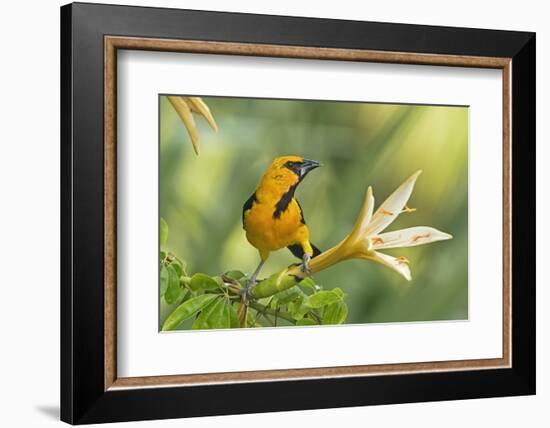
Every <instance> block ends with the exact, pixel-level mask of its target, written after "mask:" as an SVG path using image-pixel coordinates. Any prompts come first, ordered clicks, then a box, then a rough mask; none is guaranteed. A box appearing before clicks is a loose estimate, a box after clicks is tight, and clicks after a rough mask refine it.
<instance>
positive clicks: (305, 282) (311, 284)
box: [298, 276, 319, 291]
mask: <svg viewBox="0 0 550 428" xmlns="http://www.w3.org/2000/svg"><path fill="white" fill-rule="evenodd" d="M298 285H299V286H300V287H303V288H309V289H310V290H313V291H316V290H317V289H318V287H319V286H318V285H317V284H315V281H313V279H311V277H309V276H308V277H307V278H304V279H302V280H301V281H300V282H299V283H298Z"/></svg>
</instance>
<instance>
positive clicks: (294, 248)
mask: <svg viewBox="0 0 550 428" xmlns="http://www.w3.org/2000/svg"><path fill="white" fill-rule="evenodd" d="M310 245H311V248H313V255H312V256H311V258H313V257H316V256H318V255H319V254H321V253H322V251H321V250H320V249H319V248H317V247H316V246H315V245H313V244H311V243H310ZM287 248H288V249H289V250H290V252H291V253H292V254H294V255H295V256H296V257H298V258H299V259H300V260H301V259H302V258H303V257H304V249H303V248H302V246H301V245H299V244H294V245H289V246H288V247H287Z"/></svg>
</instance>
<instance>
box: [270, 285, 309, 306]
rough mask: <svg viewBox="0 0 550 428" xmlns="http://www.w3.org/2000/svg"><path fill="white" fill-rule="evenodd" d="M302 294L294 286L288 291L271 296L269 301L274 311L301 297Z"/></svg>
mask: <svg viewBox="0 0 550 428" xmlns="http://www.w3.org/2000/svg"><path fill="white" fill-rule="evenodd" d="M303 295H304V293H303V292H302V290H300V289H299V288H298V287H296V286H294V287H291V288H289V289H288V290H284V291H281V292H279V293H277V294H275V295H274V296H273V300H272V301H271V307H272V308H274V309H276V308H280V307H281V306H284V305H287V304H289V303H290V302H292V301H293V300H294V299H296V298H298V297H299V296H303Z"/></svg>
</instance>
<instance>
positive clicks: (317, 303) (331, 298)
mask: <svg viewBox="0 0 550 428" xmlns="http://www.w3.org/2000/svg"><path fill="white" fill-rule="evenodd" d="M341 300H342V299H341V298H340V296H338V294H336V293H335V292H334V291H319V292H317V293H315V294H312V295H311V296H309V299H308V304H309V306H311V307H312V308H322V307H323V306H326V305H330V304H331V303H334V302H339V301H341Z"/></svg>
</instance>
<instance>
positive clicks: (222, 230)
mask: <svg viewBox="0 0 550 428" xmlns="http://www.w3.org/2000/svg"><path fill="white" fill-rule="evenodd" d="M203 100H204V101H205V102H206V103H207V104H208V106H209V107H210V110H211V111H212V114H213V115H214V117H215V119H216V122H217V124H218V127H219V133H217V134H216V133H214V132H213V131H212V129H211V128H210V127H209V126H208V125H207V123H206V122H205V121H204V120H203V119H202V118H200V117H198V116H195V120H196V121H197V125H198V127H199V132H200V137H201V155H200V157H197V156H196V155H195V154H194V152H193V148H192V146H191V143H190V140H189V136H188V135H187V131H186V130H185V128H184V126H183V124H182V123H181V121H180V120H179V118H178V116H177V114H176V113H175V111H174V110H173V108H172V107H171V105H170V103H169V102H168V101H167V99H166V97H164V96H161V97H160V215H161V217H163V218H164V219H165V220H166V221H167V223H168V224H169V227H170V233H169V236H168V242H167V244H166V246H165V247H166V248H167V249H169V250H170V251H171V252H173V253H175V254H177V255H178V256H179V257H181V258H183V259H184V260H185V262H186V264H187V270H188V271H190V272H204V273H207V274H209V275H219V274H221V273H223V272H225V271H228V270H232V269H238V270H241V271H243V272H248V273H250V272H251V271H253V269H254V268H255V266H256V264H257V263H258V254H257V251H256V250H255V249H254V248H253V247H252V246H251V245H250V244H249V243H248V242H247V241H246V238H245V234H244V231H243V229H242V224H241V209H242V205H243V203H244V201H246V199H247V198H248V197H249V196H250V195H251V194H252V192H253V191H254V190H255V187H256V185H257V183H258V181H259V179H260V177H261V175H262V174H263V173H264V171H265V169H266V168H267V166H268V165H269V164H270V162H271V161H272V159H273V158H275V157H277V156H281V155H285V154H296V155H300V156H303V157H306V158H310V159H314V160H317V161H320V162H321V163H323V164H324V166H323V167H322V168H319V169H317V170H315V171H313V172H312V173H311V174H310V175H309V176H308V177H307V178H306V179H305V180H304V182H303V183H302V184H301V185H300V187H299V188H298V190H297V194H296V196H297V198H298V200H299V201H300V204H301V205H302V207H303V209H304V213H305V219H306V221H307V224H308V226H309V228H310V234H311V240H312V242H313V243H314V244H315V245H317V246H318V247H319V248H320V249H321V250H323V249H327V248H329V247H331V246H332V245H334V244H336V243H337V242H339V241H340V240H341V239H342V238H343V237H344V236H345V235H346V234H347V233H348V232H349V231H350V230H351V227H352V226H353V223H354V221H355V219H356V217H357V214H358V212H359V209H360V207H361V204H362V201H363V197H364V194H365V191H366V189H367V186H368V185H372V186H373V190H374V196H375V200H376V206H378V205H379V204H380V203H381V202H382V201H383V200H384V199H385V198H386V197H387V196H388V195H389V194H390V193H391V192H392V191H393V190H394V189H395V188H396V187H397V186H398V185H399V184H401V183H402V182H403V181H404V180H405V179H406V178H407V177H408V176H409V175H411V174H412V173H413V172H415V171H416V170H418V169H422V170H423V171H424V172H423V174H422V175H421V176H420V178H419V179H418V182H417V184H416V187H415V190H414V192H413V194H412V197H411V199H410V201H409V206H410V207H415V208H417V211H416V212H414V213H410V214H402V215H401V216H399V218H398V219H397V220H396V221H395V222H394V223H393V224H392V225H391V226H390V227H389V228H388V229H387V231H390V230H395V229H398V228H405V227H411V226H418V225H424V226H432V227H436V228H438V229H440V230H442V231H445V232H448V233H451V234H452V235H453V236H454V238H453V239H452V240H450V241H443V242H438V243H434V244H430V245H427V246H422V247H415V248H407V249H397V250H387V253H389V254H392V255H394V256H405V257H407V258H408V259H409V260H410V267H411V271H412V276H413V279H412V281H411V282H407V281H405V280H404V279H403V278H402V277H400V276H399V275H398V274H396V273H395V272H393V271H391V270H389V269H388V268H386V267H384V266H381V265H378V264H376V263H374V262H368V261H360V260H353V261H348V262H344V263H340V264H338V265H336V266H334V267H332V268H330V269H328V270H326V271H323V272H321V273H319V274H317V275H315V281H316V282H317V283H318V284H322V285H324V286H325V288H327V289H331V288H335V287H340V288H341V289H342V290H343V291H344V292H345V293H346V294H347V298H346V302H347V304H348V308H349V313H348V317H347V321H346V323H367V322H396V321H427V320H448V319H466V318H467V317H468V109H467V108H466V107H448V106H418V105H395V104H372V103H345V102H325V101H287V100H264V99H248V98H223V97H203ZM294 262H297V259H295V258H293V256H292V255H291V253H290V252H289V251H288V250H286V249H284V250H281V251H279V252H277V253H273V254H272V256H271V257H270V259H269V260H268V262H267V263H266V265H265V267H264V268H263V270H262V275H261V276H260V277H263V276H265V277H267V276H268V275H270V274H272V273H275V272H276V271H278V270H280V269H281V268H283V267H285V266H287V265H288V264H290V263H294ZM173 309H174V308H173V307H170V306H169V305H167V304H166V302H164V301H162V302H161V323H162V321H163V318H165V317H166V316H167V314H168V313H169V312H171V310H173Z"/></svg>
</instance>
